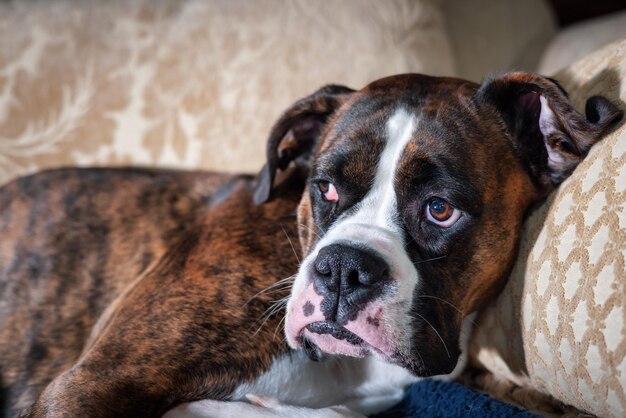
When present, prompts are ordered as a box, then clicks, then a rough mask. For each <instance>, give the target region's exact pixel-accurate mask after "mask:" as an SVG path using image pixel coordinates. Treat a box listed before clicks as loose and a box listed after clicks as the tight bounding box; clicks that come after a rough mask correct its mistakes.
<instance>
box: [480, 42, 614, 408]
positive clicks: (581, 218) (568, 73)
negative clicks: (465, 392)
mask: <svg viewBox="0 0 626 418" xmlns="http://www.w3.org/2000/svg"><path fill="white" fill-rule="evenodd" d="M555 78H556V79H557V80H559V81H560V82H561V83H562V84H563V86H564V87H565V88H566V90H568V91H569V92H570V93H571V97H572V100H573V102H574V104H575V106H576V107H577V108H578V109H582V108H584V102H585V99H586V98H588V97H590V96H592V95H594V94H602V95H604V96H606V97H608V98H610V99H612V100H613V101H614V102H616V103H619V102H621V104H620V106H621V107H622V108H623V102H624V101H626V40H624V41H621V42H618V43H614V44H611V45H609V46H607V47H605V48H603V49H601V50H600V51H598V52H596V53H594V54H592V55H590V56H589V57H587V58H585V59H584V60H582V61H580V62H578V63H576V64H574V65H572V66H571V67H570V68H567V69H565V70H563V71H562V72H560V73H559V74H557V75H556V77H555ZM525 228H526V230H525V235H524V238H523V241H522V243H521V248H520V251H519V259H518V261H517V263H516V265H515V267H514V269H513V272H512V274H511V278H510V280H509V282H508V284H507V286H506V288H505V289H504V291H503V292H502V294H501V295H500V296H499V297H498V299H497V300H496V301H495V302H494V303H493V304H491V305H490V306H489V307H488V308H487V309H486V310H485V311H484V312H483V313H482V314H481V316H480V318H479V319H478V321H477V322H478V328H477V330H476V332H475V333H474V335H473V338H472V343H471V346H470V355H471V357H472V358H473V360H474V361H475V362H477V363H479V364H481V365H482V366H483V367H485V368H486V369H487V370H489V371H490V372H492V373H493V374H494V375H495V376H496V377H497V378H498V379H504V380H506V381H510V382H513V383H515V384H517V385H519V386H521V387H524V388H531V389H534V390H536V391H539V392H541V393H544V394H548V395H551V396H553V397H554V398H556V399H558V400H560V401H562V402H564V403H566V404H569V405H573V406H575V407H576V408H578V409H581V410H583V411H587V412H590V413H592V414H596V415H599V416H603V417H606V416H614V417H623V416H625V415H626V328H625V327H624V324H625V322H626V267H625V263H626V125H625V124H622V125H621V126H620V127H619V128H618V129H617V130H616V131H615V132H613V133H611V134H610V135H608V136H607V137H606V138H605V139H604V140H602V141H601V142H600V143H598V144H597V145H596V146H594V147H593V149H592V150H591V152H590V153H589V156H588V157H587V158H586V159H585V160H584V161H583V162H582V164H581V165H580V166H579V167H578V168H577V169H576V171H575V172H574V174H573V175H572V177H571V178H569V179H568V180H567V181H565V182H564V183H563V184H562V185H561V187H560V188H559V189H558V190H557V191H556V192H555V193H553V194H552V195H551V196H550V198H549V199H548V201H547V202H546V203H545V204H543V205H542V206H541V207H539V208H538V209H537V210H536V211H535V212H534V213H533V214H532V215H531V217H530V219H528V221H527V223H526V227H525Z"/></svg>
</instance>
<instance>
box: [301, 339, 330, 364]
mask: <svg viewBox="0 0 626 418" xmlns="http://www.w3.org/2000/svg"><path fill="white" fill-rule="evenodd" d="M302 348H303V349H304V352H305V353H306V355H307V357H309V359H311V361H324V360H326V356H325V355H324V352H323V351H322V350H320V348H319V347H318V346H317V345H316V344H315V343H314V342H312V341H310V340H309V339H308V338H303V339H302Z"/></svg>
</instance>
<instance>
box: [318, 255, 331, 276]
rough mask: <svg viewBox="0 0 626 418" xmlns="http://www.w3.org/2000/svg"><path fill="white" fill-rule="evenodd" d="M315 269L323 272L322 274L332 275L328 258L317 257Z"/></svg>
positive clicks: (320, 272)
mask: <svg viewBox="0 0 626 418" xmlns="http://www.w3.org/2000/svg"><path fill="white" fill-rule="evenodd" d="M315 271H316V272H318V273H319V274H321V275H322V276H330V275H331V273H332V270H331V268H330V265H329V264H328V261H327V260H320V259H317V260H316V261H315Z"/></svg>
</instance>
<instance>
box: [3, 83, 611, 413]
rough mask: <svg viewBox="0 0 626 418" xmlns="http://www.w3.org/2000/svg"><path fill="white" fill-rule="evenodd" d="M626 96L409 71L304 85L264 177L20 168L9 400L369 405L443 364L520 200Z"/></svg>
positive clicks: (506, 242)
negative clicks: (580, 101) (354, 85)
mask: <svg viewBox="0 0 626 418" xmlns="http://www.w3.org/2000/svg"><path fill="white" fill-rule="evenodd" d="M621 114H622V113H621V112H620V111H619V110H618V109H617V108H616V107H615V106H614V105H613V104H611V103H610V102H609V101H608V100H606V99H604V98H602V97H592V98H590V99H589V100H588V102H587V108H586V116H582V115H581V114H579V113H578V112H577V111H576V110H575V109H574V108H573V106H572V104H571V103H570V101H569V100H568V98H567V95H566V94H565V92H564V91H563V90H562V89H561V88H560V87H559V86H558V85H557V84H556V83H555V82H553V81H551V80H549V79H546V78H543V77H540V76H538V75H534V74H527V73H508V74H504V75H501V76H497V77H492V78H489V79H487V80H486V81H484V82H483V83H482V84H481V85H478V84H475V83H472V82H469V81H464V80H459V79H453V78H436V77H429V76H424V75H417V74H408V75H399V76H394V77H389V78H384V79H382V80H378V81H376V82H374V83H372V84H370V85H368V86H367V87H365V88H364V89H362V90H360V91H354V90H351V89H349V88H346V87H341V86H327V87H324V88H322V89H320V90H319V91H317V92H316V93H314V94H312V95H311V96H309V97H306V98H304V99H302V100H300V101H298V102H296V103H295V104H294V105H293V106H292V107H290V108H289V109H288V110H287V111H286V112H285V114H284V115H283V116H282V117H281V118H280V119H279V120H278V122H277V123H276V124H275V126H274V128H273V129H272V131H271V133H270V137H269V141H268V146H267V163H266V165H265V166H264V168H263V169H262V171H261V173H260V174H259V176H258V177H257V178H254V177H251V176H237V175H222V174H209V173H201V172H177V171H164V170H147V169H146V170H143V169H61V170H53V171H47V172H44V173H40V174H36V175H33V176H29V177H24V178H21V179H18V180H15V181H13V182H12V183H10V184H8V185H6V186H4V187H3V188H2V189H1V190H0V231H1V233H2V235H1V239H0V376H1V382H0V406H1V407H2V409H3V411H4V415H5V416H9V417H13V416H18V415H20V416H25V417H112V416H115V417H135V416H148V417H151V416H160V415H162V414H163V413H166V412H167V411H168V410H170V409H172V408H174V409H173V410H170V411H169V412H167V416H170V417H173V416H306V417H313V416H326V417H328V416H359V415H358V413H368V412H372V411H376V410H380V409H381V408H384V407H386V406H389V405H390V404H392V403H394V402H396V401H397V400H399V399H400V398H401V396H402V388H403V387H404V385H406V384H408V383H410V382H411V381H413V380H415V379H416V378H418V377H420V376H433V375H448V376H454V375H455V374H458V372H459V371H460V370H461V369H462V367H463V363H464V361H463V357H464V356H463V346H464V341H465V340H466V339H467V334H468V329H469V324H471V317H472V314H473V313H475V312H476V311H478V310H479V309H480V307H481V306H484V305H485V304H486V303H487V302H488V301H489V300H490V299H491V298H493V297H494V295H496V294H497V293H498V291H499V290H500V288H501V287H502V286H503V284H504V281H505V279H506V277H507V274H508V272H509V270H510V269H511V266H512V264H513V262H514V259H515V255H516V250H517V245H518V240H519V237H520V230H521V228H522V223H523V220H524V216H525V213H526V212H527V211H528V210H529V208H530V207H531V206H532V205H533V204H534V203H536V202H538V201H540V200H542V199H543V198H544V197H545V196H546V195H547V193H549V192H550V190H552V189H553V188H554V187H555V186H556V185H558V184H559V183H560V182H562V181H563V180H564V179H565V178H566V177H567V176H568V175H569V174H570V173H571V172H572V170H573V169H574V168H575V167H576V165H577V164H578V163H579V162H580V161H581V160H582V159H583V158H584V157H585V155H586V154H587V152H588V150H589V148H590V147H591V146H592V145H593V144H594V143H595V142H596V141H598V140H599V139H600V138H601V137H602V135H603V134H605V133H606V132H607V131H608V130H609V129H610V128H611V127H612V126H613V125H614V123H615V122H616V121H617V120H618V119H620V118H621ZM86 140H88V138H86ZM296 214H297V215H296ZM296 272H297V274H295V275H294V273H296ZM285 302H286V308H285V305H284V304H285ZM283 319H284V335H285V337H286V338H283V334H282V329H283ZM322 360H325V361H322ZM246 397H247V398H248V401H246ZM191 401H198V402H191ZM225 401H228V402H225ZM189 402H191V403H189ZM333 405H346V406H347V407H343V406H342V407H339V406H333ZM352 411H355V412H352ZM357 412H358V413H357Z"/></svg>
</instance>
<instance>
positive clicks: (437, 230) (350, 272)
mask: <svg viewBox="0 0 626 418" xmlns="http://www.w3.org/2000/svg"><path fill="white" fill-rule="evenodd" d="M586 114H587V115H586V117H584V116H582V115H581V114H579V113H578V112H576V110H575V109H574V108H573V107H572V105H571V103H570V101H569V100H568V98H567V96H566V94H565V92H564V91H563V90H562V89H561V88H560V87H559V86H558V85H557V84H556V83H555V82H553V81H551V80H549V79H546V78H543V77H540V76H537V75H533V74H526V73H509V74H505V75H503V76H500V77H496V78H491V79H489V80H487V81H485V82H484V83H483V84H482V85H477V84H474V83H471V82H468V81H463V80H458V79H451V78H434V77H427V76H423V75H416V74H410V75H400V76H394V77H389V78H385V79H382V80H378V81H376V82H374V83H372V84H370V85H368V86H367V87H365V88H364V89H362V90H360V91H353V90H350V89H348V88H345V87H340V86H328V87H325V88H322V89H321V90H319V91H317V92H316V93H314V94H313V95H311V96H309V97H306V98H304V99H302V100H300V101H299V102H297V103H295V104H294V105H293V106H292V107H291V108H290V109H288V110H287V112H286V113H285V114H284V115H283V116H282V118H281V119H280V120H279V121H278V122H277V123H276V125H275V126H274V128H273V130H272V132H271V135H270V139H269V143H268V155H267V157H268V162H267V164H266V166H265V167H264V168H263V170H262V171H261V174H260V176H259V185H258V189H257V193H256V195H255V200H256V202H257V203H262V202H264V201H266V200H268V199H270V198H271V195H272V183H273V181H274V176H275V174H276V170H277V169H285V168H286V167H287V166H288V165H289V163H290V162H292V161H295V162H296V163H297V164H299V165H302V166H305V167H309V169H310V171H309V173H310V174H309V178H308V182H307V185H306V188H305V192H304V195H303V196H302V201H301V203H300V206H299V209H298V223H299V235H300V237H299V238H300V243H301V246H302V249H303V253H304V256H305V258H304V259H303V261H302V263H301V266H300V269H299V272H298V274H297V277H296V279H295V281H294V283H293V289H292V293H291V297H290V300H289V303H288V305H287V314H286V315H287V317H286V326H285V330H286V335H287V341H288V343H289V345H290V346H291V347H293V348H302V347H304V348H305V349H307V351H308V352H309V353H310V355H311V356H312V357H316V356H319V355H320V354H321V353H333V354H343V355H350V356H363V355H368V354H373V355H377V356H380V357H382V358H384V359H385V360H387V361H390V362H393V363H396V364H400V365H402V366H404V367H406V368H407V369H409V370H410V371H412V372H413V373H414V374H416V375H419V376H428V375H436V374H448V373H451V372H452V371H453V370H454V369H455V367H456V366H457V363H458V360H459V356H460V354H461V348H460V334H461V329H462V325H463V323H464V319H466V318H467V317H468V315H470V314H471V313H473V312H475V311H476V310H478V309H479V308H480V307H481V306H483V305H484V304H485V303H486V302H487V301H488V300H489V299H490V298H492V297H493V296H494V295H495V294H496V293H497V292H498V291H499V290H500V288H501V287H502V285H503V282H504V280H505V278H506V276H507V273H508V272H509V270H510V268H511V266H512V263H513V261H514V258H515V255H516V250H517V244H518V239H519V236H520V230H521V227H522V223H523V219H524V215H525V212H526V210H527V209H528V207H529V206H530V205H531V204H532V203H533V202H537V201H538V200H540V199H542V198H543V197H545V195H546V194H547V193H548V192H549V191H550V190H551V188H552V187H554V186H555V185H557V184H559V183H560V182H561V181H563V180H564V179H565V178H566V177H567V176H568V175H569V174H570V173H571V172H572V170H573V169H574V168H575V167H576V165H577V164H578V163H579V162H580V161H581V160H582V159H583V158H584V157H585V155H586V154H587V152H588V150H589V148H590V147H591V145H593V144H594V143H595V142H596V141H597V140H598V139H599V138H600V137H601V136H602V134H603V133H604V132H606V131H607V129H608V128H609V127H610V125H611V124H612V123H613V122H614V121H616V120H617V119H619V118H620V115H621V112H620V111H619V110H618V109H617V108H616V107H615V106H614V105H612V104H611V103H610V102H608V101H607V100H606V99H604V98H601V97H593V98H591V99H590V100H589V101H588V103H587V111H586Z"/></svg>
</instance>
